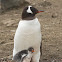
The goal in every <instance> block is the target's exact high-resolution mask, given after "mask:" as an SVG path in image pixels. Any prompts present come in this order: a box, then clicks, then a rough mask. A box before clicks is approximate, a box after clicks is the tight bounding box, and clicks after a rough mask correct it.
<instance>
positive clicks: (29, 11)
mask: <svg viewBox="0 0 62 62" xmlns="http://www.w3.org/2000/svg"><path fill="white" fill-rule="evenodd" d="M30 7H32V6H28V9H27V13H32V14H33V12H32V11H31V9H30Z"/></svg>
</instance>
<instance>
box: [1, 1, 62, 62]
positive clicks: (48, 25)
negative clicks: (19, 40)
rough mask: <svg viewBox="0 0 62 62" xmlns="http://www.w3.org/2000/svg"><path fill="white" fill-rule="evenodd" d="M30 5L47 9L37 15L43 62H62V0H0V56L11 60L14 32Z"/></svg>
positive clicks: (4, 59)
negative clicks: (24, 10)
mask: <svg viewBox="0 0 62 62" xmlns="http://www.w3.org/2000/svg"><path fill="white" fill-rule="evenodd" d="M28 5H32V6H34V7H35V8H37V9H38V10H44V11H45V12H43V13H39V14H37V15H36V17H38V19H39V22H40V24H41V33H42V56H41V59H40V60H41V62H62V0H0V58H1V59H2V60H3V61H6V60H7V59H8V60H9V59H10V60H11V58H12V52H13V45H14V34H15V31H16V28H17V25H18V23H19V21H20V20H21V14H22V11H23V8H24V7H25V6H28ZM1 59H0V60H1Z"/></svg>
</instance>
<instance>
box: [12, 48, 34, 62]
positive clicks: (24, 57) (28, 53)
mask: <svg viewBox="0 0 62 62" xmlns="http://www.w3.org/2000/svg"><path fill="white" fill-rule="evenodd" d="M33 52H34V49H33V48H32V47H30V48H28V50H22V51H20V52H18V53H16V54H15V55H14V57H13V60H14V61H15V62H30V61H31V59H32V55H33V54H32V53H33Z"/></svg>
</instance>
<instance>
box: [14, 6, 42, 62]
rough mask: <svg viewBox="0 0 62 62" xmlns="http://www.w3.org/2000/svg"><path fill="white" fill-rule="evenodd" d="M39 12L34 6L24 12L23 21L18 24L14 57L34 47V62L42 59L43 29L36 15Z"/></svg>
mask: <svg viewBox="0 0 62 62" xmlns="http://www.w3.org/2000/svg"><path fill="white" fill-rule="evenodd" d="M39 12H43V11H38V10H37V9H36V8H34V7H32V6H27V7H25V8H24V10H23V12H22V20H20V22H19V24H18V28H17V30H16V33H15V36H14V49H13V57H14V55H15V54H16V53H18V52H19V51H22V50H25V49H28V48H29V47H33V48H34V50H35V52H34V53H33V57H32V61H33V62H39V59H40V44H41V27H40V23H39V21H38V18H36V17H35V15H36V14H37V13H39Z"/></svg>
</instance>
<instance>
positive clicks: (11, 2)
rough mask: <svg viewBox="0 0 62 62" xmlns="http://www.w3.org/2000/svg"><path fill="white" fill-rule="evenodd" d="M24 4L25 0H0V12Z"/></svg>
mask: <svg viewBox="0 0 62 62" xmlns="http://www.w3.org/2000/svg"><path fill="white" fill-rule="evenodd" d="M24 2H25V0H0V12H1V11H2V10H4V11H5V10H6V9H8V8H11V7H18V6H20V5H21V4H23V3H24Z"/></svg>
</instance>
